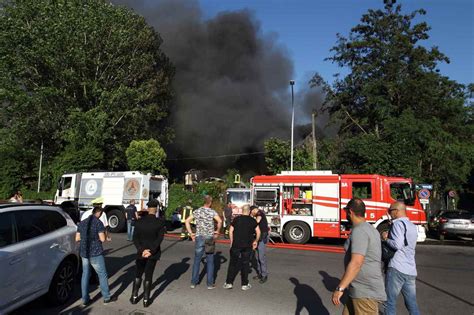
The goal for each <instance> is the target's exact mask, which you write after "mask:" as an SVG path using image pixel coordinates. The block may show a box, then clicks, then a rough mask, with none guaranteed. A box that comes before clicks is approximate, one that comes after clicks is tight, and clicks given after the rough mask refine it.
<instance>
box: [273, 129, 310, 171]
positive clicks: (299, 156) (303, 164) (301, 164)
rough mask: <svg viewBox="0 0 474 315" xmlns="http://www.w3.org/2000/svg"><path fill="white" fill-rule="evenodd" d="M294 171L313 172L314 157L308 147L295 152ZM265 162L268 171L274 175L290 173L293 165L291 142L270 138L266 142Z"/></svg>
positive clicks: (297, 148) (297, 149) (301, 147)
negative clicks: (282, 172)
mask: <svg viewBox="0 0 474 315" xmlns="http://www.w3.org/2000/svg"><path fill="white" fill-rule="evenodd" d="M293 154H294V156H293V169H294V170H295V171H298V170H311V169H312V168H313V157H312V155H311V151H310V150H309V148H307V147H306V146H304V145H303V146H298V147H296V148H294V151H293ZM265 162H266V164H267V169H268V171H269V172H270V173H272V174H278V173H280V172H281V171H289V170H290V166H291V165H290V164H291V144H290V142H289V141H285V140H281V139H277V138H270V139H268V140H267V141H265Z"/></svg>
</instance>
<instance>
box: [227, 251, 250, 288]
mask: <svg viewBox="0 0 474 315" xmlns="http://www.w3.org/2000/svg"><path fill="white" fill-rule="evenodd" d="M251 254H252V248H250V247H246V248H234V247H232V248H231V249H230V263H229V269H228V270H227V280H226V283H234V280H235V277H236V276H237V274H238V273H239V271H240V277H241V280H242V285H247V284H249V269H250V266H249V262H250V255H251Z"/></svg>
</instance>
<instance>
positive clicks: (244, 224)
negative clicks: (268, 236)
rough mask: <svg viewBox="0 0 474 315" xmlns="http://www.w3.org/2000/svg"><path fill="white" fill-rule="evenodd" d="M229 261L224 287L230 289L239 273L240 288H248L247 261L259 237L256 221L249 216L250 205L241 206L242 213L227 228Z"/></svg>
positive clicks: (249, 286)
mask: <svg viewBox="0 0 474 315" xmlns="http://www.w3.org/2000/svg"><path fill="white" fill-rule="evenodd" d="M229 237H230V244H231V247H230V263H229V269H228V270H227V280H226V282H225V283H224V289H232V287H233V283H234V280H235V277H236V276H237V273H239V269H240V276H241V280H242V290H244V291H245V290H249V289H250V288H252V286H251V285H250V283H249V279H248V278H249V261H250V255H251V253H252V249H255V248H257V240H258V239H259V238H260V228H259V227H258V224H257V221H255V220H254V219H253V218H251V217H250V206H249V205H245V206H244V207H243V208H242V215H241V216H238V217H236V218H235V219H234V220H233V221H232V224H231V226H230V229H229ZM239 267H240V268H239Z"/></svg>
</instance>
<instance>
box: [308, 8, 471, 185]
mask: <svg viewBox="0 0 474 315" xmlns="http://www.w3.org/2000/svg"><path fill="white" fill-rule="evenodd" d="M425 13H426V12H425V11H424V10H416V11H414V12H412V13H410V14H404V13H403V12H402V9H401V6H400V5H396V6H393V5H391V4H387V5H385V8H384V9H383V10H369V11H368V12H367V13H366V14H364V15H363V16H362V18H361V22H360V23H359V24H358V25H356V26H355V27H353V28H352V29H351V32H350V34H349V36H348V37H344V36H341V35H338V36H337V43H336V45H335V46H334V47H333V48H332V49H331V51H332V52H333V55H332V56H331V57H329V58H327V59H328V60H330V61H332V62H334V63H336V64H338V65H339V66H340V67H341V68H345V69H348V70H349V73H348V74H347V75H346V76H344V77H342V78H340V77H339V76H336V79H335V81H334V83H333V84H332V85H331V86H329V85H328V84H327V83H325V82H324V80H323V78H322V77H321V76H319V75H318V74H316V75H315V76H314V77H313V79H312V80H311V84H312V85H313V86H314V87H318V88H319V87H322V88H323V90H324V91H325V92H326V96H327V98H326V102H325V108H326V109H327V110H328V111H329V113H330V114H331V117H332V119H333V120H336V121H338V123H340V129H339V138H338V139H337V141H336V142H337V146H336V147H337V149H338V150H339V151H338V160H337V164H338V165H337V168H339V169H341V170H346V171H350V172H363V173H370V172H378V173H383V174H403V175H405V176H410V177H414V178H415V179H416V180H422V181H427V182H431V183H433V184H434V185H435V187H436V188H437V189H439V188H442V189H446V188H459V187H460V186H461V185H462V184H463V183H464V182H466V180H467V177H468V175H469V174H470V172H471V170H472V164H473V156H474V154H473V153H474V151H473V150H474V149H473V141H472V140H473V134H474V129H473V124H472V104H471V105H466V89H465V87H464V86H463V85H461V84H458V83H456V82H455V81H453V80H450V79H449V78H447V77H445V76H443V75H441V74H440V73H439V70H438V69H437V66H438V64H439V63H440V62H449V59H448V57H447V56H445V55H444V54H443V53H441V52H440V51H439V50H438V48H437V47H432V48H426V47H424V46H423V45H421V43H422V41H423V40H426V39H428V38H429V36H428V32H429V30H430V27H429V26H428V24H427V23H425V22H420V23H414V19H415V18H416V17H417V16H418V15H424V14H425Z"/></svg>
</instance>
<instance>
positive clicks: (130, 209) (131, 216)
mask: <svg viewBox="0 0 474 315" xmlns="http://www.w3.org/2000/svg"><path fill="white" fill-rule="evenodd" d="M125 211H126V212H127V220H132V221H135V220H136V219H137V217H136V216H135V214H136V213H137V207H135V206H132V205H128V206H127V208H125Z"/></svg>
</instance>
